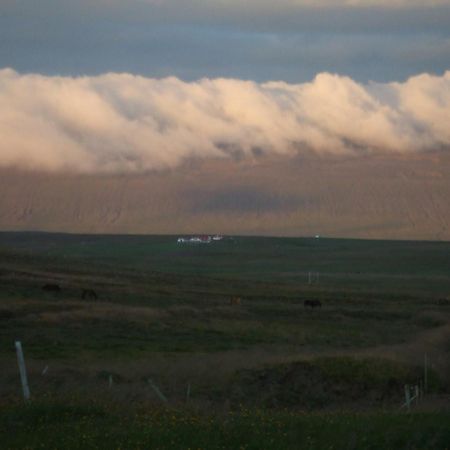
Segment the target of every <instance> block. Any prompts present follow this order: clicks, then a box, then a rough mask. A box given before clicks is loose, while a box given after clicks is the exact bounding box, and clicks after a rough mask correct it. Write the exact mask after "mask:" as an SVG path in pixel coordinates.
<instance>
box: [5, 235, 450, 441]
mask: <svg viewBox="0 0 450 450" xmlns="http://www.w3.org/2000/svg"><path fill="white" fill-rule="evenodd" d="M449 250H450V244H449V243H437V242H387V241H351V240H336V239H300V238H299V239H275V238H233V239H228V240H226V241H223V242H219V243H217V245H216V244H211V245H206V246H189V245H186V246H183V245H182V246H180V245H178V244H176V240H175V238H174V237H170V236H85V235H83V236H76V235H54V234H40V233H37V234H36V233H30V234H21V233H0V286H1V289H0V364H1V366H2V371H1V372H0V398H2V399H3V400H2V401H1V403H0V434H2V436H1V438H2V440H1V442H2V448H68V449H70V448H161V449H166V448H167V449H169V448H173V449H180V448H186V449H187V448H207V449H215V448H217V449H219V448H226V449H234V448H248V449H264V448H277V449H278V448H279V449H283V448H286V449H290V448H292V449H301V448H305V449H317V448H320V449H322V448H324V449H325V448H338V449H339V448H345V449H351V448H354V449H364V448H377V449H380V448H383V449H384V448H387V449H389V448H411V449H413V448H417V449H422V448H446V447H445V445H447V444H446V443H447V442H450V439H448V437H449V436H448V432H447V431H446V428H445V425H446V424H447V422H446V421H448V419H449V416H448V414H447V413H445V412H439V410H438V408H437V407H433V406H432V407H431V408H428V411H430V410H431V411H434V412H433V413H431V412H430V413H426V414H425V413H424V414H418V413H414V414H409V415H408V414H400V413H399V407H400V405H401V404H402V402H403V386H404V384H408V383H410V384H416V383H420V382H421V381H423V380H422V378H423V358H424V354H425V353H426V354H427V357H428V360H429V371H428V383H429V392H430V394H431V393H432V394H433V395H435V396H438V397H439V398H440V399H445V398H446V397H445V396H446V395H448V386H449V381H450V364H449V362H448V361H449V359H448V353H449V347H448V342H449V338H450V326H449V324H450V307H449V306H448V305H447V304H446V303H445V302H440V299H442V298H448V295H449V292H450V275H449V274H450V251H449ZM309 271H314V272H320V282H319V283H315V284H308V272H309ZM46 283H57V284H59V285H60V286H61V288H62V292H61V293H60V294H52V293H46V292H44V291H43V290H42V289H41V288H42V286H43V285H44V284H46ZM85 288H89V289H94V290H95V291H96V292H97V293H98V295H99V300H98V301H92V300H83V299H82V298H81V291H82V289H85ZM233 296H238V297H240V298H241V299H242V301H241V304H240V305H239V306H231V305H230V298H231V297H233ZM314 299H317V300H320V302H321V303H322V307H321V308H320V309H315V310H311V309H306V308H305V307H304V301H305V300H314ZM15 340H21V341H22V345H23V348H24V352H25V358H26V362H27V369H28V375H29V381H30V387H31V392H32V398H33V401H32V402H31V403H30V404H29V405H26V406H23V405H21V404H19V399H20V385H19V381H18V375H17V363H16V355H15V353H14V351H15V349H14V341H15ZM45 367H47V368H48V370H46V373H45V375H43V374H42V372H43V369H44V368H45ZM110 375H111V376H112V379H113V385H112V387H111V388H109V387H108V383H109V378H110ZM149 378H151V379H152V380H153V382H154V383H155V384H156V385H157V386H158V387H159V388H160V389H161V391H162V392H163V393H164V395H165V396H166V397H167V398H168V399H169V405H170V406H168V408H167V409H161V407H160V401H159V400H158V398H157V397H156V396H155V393H154V392H153V391H152V389H151V387H150V386H149V384H148V382H147V380H148V379H149ZM187 385H189V386H191V393H190V401H189V405H187V406H186V405H185V403H186V388H187ZM82 399H92V401H91V402H87V401H83V400H82ZM447 409H448V407H447ZM380 410H383V411H384V412H379V411H380ZM305 411H308V412H305ZM356 411H360V413H359V414H356ZM8 430H11V431H8ZM446 433H447V434H446Z"/></svg>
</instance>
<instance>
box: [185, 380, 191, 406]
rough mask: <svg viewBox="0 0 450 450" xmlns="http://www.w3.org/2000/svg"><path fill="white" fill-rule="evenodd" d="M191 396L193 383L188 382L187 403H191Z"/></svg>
mask: <svg viewBox="0 0 450 450" xmlns="http://www.w3.org/2000/svg"><path fill="white" fill-rule="evenodd" d="M190 397H191V383H188V385H187V391H186V403H189V399H190Z"/></svg>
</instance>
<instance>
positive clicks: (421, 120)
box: [0, 69, 450, 173]
mask: <svg viewBox="0 0 450 450" xmlns="http://www.w3.org/2000/svg"><path fill="white" fill-rule="evenodd" d="M449 119H450V71H447V72H446V73H445V74H444V75H442V76H432V75H428V74H422V75H418V76H415V77H412V78H410V79H408V80H406V81H405V82H402V83H387V84H381V83H370V84H368V85H362V84H358V83H357V82H355V81H353V80H352V79H350V78H348V77H343V76H339V75H333V74H329V73H321V74H319V75H317V76H316V77H315V78H314V80H313V81H311V82H309V83H303V84H288V83H285V82H269V83H262V84H259V83H255V82H252V81H243V80H236V79H202V80H198V81H196V82H189V83H187V82H184V81H182V80H179V79H177V78H164V79H152V78H145V77H141V76H134V75H130V74H116V73H109V74H105V75H101V76H94V77H79V78H70V77H48V76H43V75H36V74H24V75H22V74H19V73H17V72H15V71H14V70H11V69H4V70H0V136H1V141H0V167H17V168H23V169H33V170H45V171H70V172H76V173H108V172H139V171H146V170H161V169H167V168H174V167H177V166H179V165H181V164H183V163H184V162H185V161H188V160H190V159H204V158H214V159H220V158H258V157H261V156H262V155H270V156H276V155H283V156H288V157H289V156H295V155H298V154H299V153H300V154H301V153H303V152H308V153H310V152H315V153H318V154H337V155H339V154H366V153H371V152H398V153H404V154H407V153H414V152H421V151H427V150H436V149H448V148H450V127H449V126H448V123H449Z"/></svg>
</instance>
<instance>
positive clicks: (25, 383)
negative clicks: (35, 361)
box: [16, 341, 30, 401]
mask: <svg viewBox="0 0 450 450" xmlns="http://www.w3.org/2000/svg"><path fill="white" fill-rule="evenodd" d="M16 352H17V363H18V364H19V372H20V381H21V382H22V390H23V398H24V399H25V400H26V401H28V400H29V399H30V388H29V387H28V379H27V370H26V368H25V358H24V357H23V350H22V343H21V342H20V341H16Z"/></svg>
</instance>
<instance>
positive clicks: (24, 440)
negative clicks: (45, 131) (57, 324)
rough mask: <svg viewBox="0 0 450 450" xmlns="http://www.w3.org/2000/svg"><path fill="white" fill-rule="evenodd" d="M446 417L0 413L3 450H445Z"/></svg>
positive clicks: (18, 409) (82, 408)
mask: <svg viewBox="0 0 450 450" xmlns="http://www.w3.org/2000/svg"><path fill="white" fill-rule="evenodd" d="M449 420H450V414H448V413H429V414H408V415H406V414H395V413H372V414H304V413H294V412H283V411H280V412H267V411H260V410H245V409H243V410H240V411H238V412H232V413H223V414H220V415H208V414H206V415H205V414H199V413H195V412H192V411H190V412H187V411H179V410H170V409H169V410H164V409H160V408H156V409H152V410H150V411H148V410H145V411H142V410H126V411H123V410H122V409H119V408H117V407H114V406H105V405H101V404H93V405H86V404H81V405H80V404H78V405H71V406H68V405H66V404H61V403H59V404H58V403H50V402H41V403H32V404H30V405H28V406H10V407H8V408H6V409H5V408H3V409H1V410H0V437H1V440H2V448H4V449H14V448H22V449H23V448H33V449H34V448H64V449H78V448H84V449H96V448H98V449H100V448H110V449H112V448H115V449H119V448H135V449H139V448H141V449H145V448H152V449H161V450H162V449H174V450H175V449H176V450H180V449H186V450H187V449H208V450H214V449H248V450H251V449H255V450H256V449H257V450H264V449H268V450H269V449H274V448H277V449H293V450H294V449H295V450H301V449H305V450H306V449H310V450H313V449H319V448H320V449H346V450H349V449H358V450H359V449H377V450H378V449H381V448H382V449H385V450H389V449H392V450H394V449H406V448H409V449H425V448H427V449H431V448H432V449H435V450H438V449H447V448H449V442H450V429H449V427H448V422H449Z"/></svg>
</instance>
